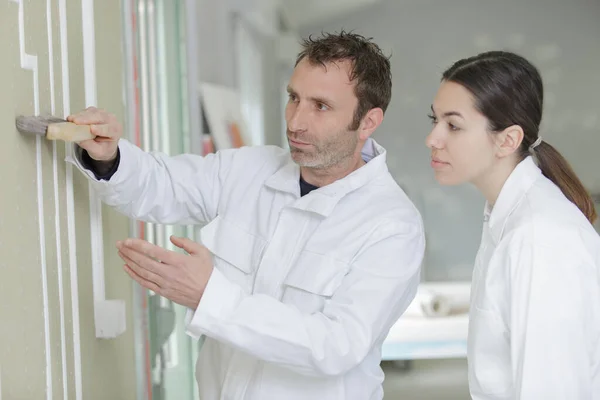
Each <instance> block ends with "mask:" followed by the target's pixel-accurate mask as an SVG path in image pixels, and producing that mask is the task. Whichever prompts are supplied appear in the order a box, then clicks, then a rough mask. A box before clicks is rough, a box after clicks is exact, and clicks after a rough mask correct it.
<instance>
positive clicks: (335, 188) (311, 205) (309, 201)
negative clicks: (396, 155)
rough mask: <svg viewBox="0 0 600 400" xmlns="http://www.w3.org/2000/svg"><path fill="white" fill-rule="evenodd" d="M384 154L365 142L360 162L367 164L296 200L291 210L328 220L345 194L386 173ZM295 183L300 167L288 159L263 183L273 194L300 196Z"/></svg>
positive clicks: (377, 145) (376, 145)
mask: <svg viewBox="0 0 600 400" xmlns="http://www.w3.org/2000/svg"><path fill="white" fill-rule="evenodd" d="M386 153H387V152H386V150H385V149H384V148H383V147H382V146H380V145H379V144H378V143H377V142H375V140H373V139H371V138H369V139H367V141H366V142H365V145H364V146H363V148H362V150H361V155H362V158H363V160H365V161H367V163H366V164H365V165H363V166H362V167H361V168H359V169H357V170H356V171H353V172H352V173H350V174H349V175H347V176H345V177H344V178H342V179H339V180H337V181H335V182H333V183H331V184H329V185H327V186H323V187H321V188H319V189H316V190H313V191H312V192H310V193H309V194H308V195H306V196H303V197H300V198H299V199H298V200H297V201H296V202H295V203H294V204H293V205H292V206H293V207H295V208H298V209H302V210H306V211H311V212H316V213H318V214H321V215H323V216H325V217H326V216H328V215H329V214H330V213H331V212H332V211H333V209H334V207H335V206H336V204H337V203H338V202H339V201H340V199H341V198H342V197H344V196H345V195H346V194H348V193H350V192H351V191H353V190H356V189H358V188H360V187H362V186H364V185H366V184H367V183H368V182H370V181H371V180H373V179H374V178H375V177H377V176H381V175H382V174H385V173H387V172H388V169H387V165H386ZM299 180H300V167H299V166H298V165H297V164H296V163H294V161H293V160H292V158H291V157H290V158H289V160H288V162H287V163H286V164H285V165H284V166H283V167H282V168H280V169H279V170H278V171H277V172H275V173H274V174H273V175H272V176H271V177H270V178H269V179H267V181H266V182H265V185H266V186H268V187H270V188H272V189H275V190H279V191H283V192H289V193H292V194H295V195H296V196H300V188H299Z"/></svg>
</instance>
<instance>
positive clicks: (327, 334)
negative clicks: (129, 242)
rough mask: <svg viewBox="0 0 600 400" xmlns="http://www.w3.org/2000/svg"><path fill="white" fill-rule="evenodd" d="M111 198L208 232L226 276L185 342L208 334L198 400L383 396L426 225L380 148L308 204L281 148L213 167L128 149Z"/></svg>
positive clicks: (211, 290)
mask: <svg viewBox="0 0 600 400" xmlns="http://www.w3.org/2000/svg"><path fill="white" fill-rule="evenodd" d="M119 149H120V153H121V161H120V165H119V167H118V170H117V172H116V173H115V174H114V175H113V176H112V178H111V179H110V181H108V182H107V181H99V182H98V181H96V179H95V178H94V176H93V174H92V173H91V172H90V171H87V170H85V169H84V168H83V167H82V165H81V162H80V160H79V158H78V159H76V160H71V161H72V162H74V163H75V165H77V166H78V167H79V168H80V169H81V170H82V172H84V173H85V174H86V176H88V177H89V179H90V180H92V182H93V185H94V187H95V188H96V190H97V192H98V193H99V194H100V196H101V198H102V200H103V201H104V202H105V203H107V204H109V205H111V206H114V207H116V208H117V209H118V210H119V211H120V212H122V213H124V214H126V215H128V216H130V217H132V218H135V219H141V220H144V221H150V222H155V223H166V224H194V223H197V224H200V223H208V224H207V225H205V226H204V227H203V228H202V230H201V242H202V244H203V245H204V246H206V247H207V248H208V249H209V250H210V251H211V252H212V253H213V254H214V265H215V270H214V271H213V273H212V276H211V277H210V280H209V282H208V285H207V287H206V290H205V292H204V295H203V296H202V300H201V301H200V304H199V306H198V308H197V309H196V310H191V311H190V313H189V318H188V324H187V331H188V333H189V334H190V335H192V336H194V337H200V336H202V335H204V337H205V339H206V340H205V342H204V343H203V345H202V347H201V352H200V354H199V358H198V362H197V366H196V377H197V381H198V387H199V391H200V398H202V399H206V400H209V399H210V400H212V399H232V400H240V399H252V400H258V399H260V400H268V399H274V400H283V399H285V400H295V399H297V400H300V399H302V400H306V399H319V400H334V399H339V400H342V399H343V400H353V399H355V400H365V399H381V398H382V397H383V391H382V381H383V378H384V376H383V372H382V370H381V368H380V361H381V345H382V342H383V340H384V339H385V337H386V336H387V333H388V331H389V329H390V327H391V326H392V325H393V324H394V323H395V321H396V320H397V319H398V318H399V317H400V315H401V313H402V312H403V311H404V310H405V309H406V308H407V307H408V305H409V304H410V302H411V300H412V299H413V297H414V295H415V293H416V290H417V286H418V283H419V271H420V264H421V261H422V258H423V253H424V246H425V239H424V232H423V225H422V222H421V217H420V215H419V213H418V211H417V210H416V208H415V207H414V205H413V204H412V203H411V201H410V200H409V199H408V197H407V196H406V195H405V193H404V192H403V191H402V190H401V189H400V187H399V186H398V185H397V184H396V183H395V182H394V180H393V178H392V176H391V175H390V173H389V172H388V170H387V166H386V161H385V158H386V157H385V150H384V149H383V148H382V147H380V146H379V145H378V144H376V143H375V142H374V141H373V140H369V141H368V142H367V143H366V144H365V146H364V149H363V158H364V159H366V160H367V161H368V163H367V164H365V165H364V166H363V167H361V168H359V169H358V170H356V171H354V172H353V173H351V174H349V175H348V176H346V177H345V178H343V179H341V180H338V181H336V182H334V183H332V184H330V185H328V186H325V187H322V188H319V189H317V190H314V191H312V192H311V193H309V194H307V195H305V196H303V197H301V196H300V186H299V178H300V171H299V167H298V166H297V165H296V164H295V163H294V162H292V160H291V157H290V154H289V151H286V150H283V149H281V148H278V147H273V146H265V147H245V148H242V149H229V150H224V151H221V152H219V153H217V154H210V155H207V156H206V157H199V156H194V155H180V156H175V157H166V156H165V155H161V154H147V153H144V152H142V151H141V150H140V149H139V148H137V147H136V146H134V145H132V144H131V143H129V142H128V141H126V140H121V141H120V143H119Z"/></svg>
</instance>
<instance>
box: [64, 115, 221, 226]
mask: <svg viewBox="0 0 600 400" xmlns="http://www.w3.org/2000/svg"><path fill="white" fill-rule="evenodd" d="M67 119H68V120H69V121H71V122H74V123H76V124H86V125H90V127H91V131H92V133H93V134H94V135H96V138H95V139H93V140H86V141H83V142H80V143H78V144H77V145H76V146H75V148H74V157H73V158H68V159H67V161H69V162H71V163H73V164H74V165H75V166H76V167H77V168H78V169H79V170H81V171H82V172H83V173H84V175H85V176H87V177H88V178H89V179H90V181H91V182H92V186H93V187H94V188H95V189H96V191H97V193H98V194H99V195H100V197H101V198H102V200H103V201H104V202H105V203H106V204H108V205H110V206H114V207H115V208H117V210H118V211H120V212H121V213H123V214H125V215H127V216H129V217H131V218H135V219H138V220H143V221H148V222H155V223H163V224H192V223H198V222H205V221H209V220H211V219H212V218H214V216H215V215H216V208H217V204H218V199H219V196H220V191H221V176H222V173H226V170H227V167H226V166H225V167H223V156H222V155H214V154H213V155H209V156H207V157H200V156H196V155H181V156H176V157H168V156H167V155H165V154H159V153H146V152H144V151H142V150H141V149H139V148H138V147H137V146H135V145H133V144H131V143H129V142H128V141H126V140H124V139H121V136H122V133H123V132H122V127H121V125H120V124H119V123H118V121H117V119H116V117H115V116H114V115H112V114H109V113H107V112H106V111H104V110H100V109H97V108H94V107H90V108H88V109H86V110H84V111H82V112H80V113H77V114H75V115H73V116H69V117H68V118H67ZM229 155H230V157H228V159H230V158H231V154H229Z"/></svg>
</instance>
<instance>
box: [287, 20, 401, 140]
mask: <svg viewBox="0 0 600 400" xmlns="http://www.w3.org/2000/svg"><path fill="white" fill-rule="evenodd" d="M372 39H373V38H365V37H364V36H361V35H358V34H356V33H351V32H344V31H343V30H342V31H341V32H340V33H323V34H322V35H321V37H319V38H317V39H313V37H312V35H311V36H309V37H308V38H306V39H304V40H303V41H302V47H303V50H302V51H301V52H300V53H299V54H298V57H297V58H296V65H298V63H299V62H300V61H302V60H303V59H304V58H306V59H307V60H308V61H309V62H310V63H311V64H314V65H316V64H320V65H323V66H326V65H327V64H328V63H335V62H337V61H350V62H351V65H352V70H351V72H350V77H349V78H350V81H355V86H354V93H355V94H356V97H357V98H358V106H357V108H356V110H355V111H354V118H353V121H352V125H351V126H350V129H351V130H356V129H358V127H359V126H360V121H361V120H362V119H363V117H364V116H365V115H366V114H367V112H368V111H369V110H371V109H373V108H377V107H379V108H381V109H382V110H383V111H384V112H385V110H386V109H387V107H388V105H389V103H390V100H391V98H392V72H391V70H390V60H389V57H386V56H385V55H384V54H383V52H382V51H381V49H380V48H379V46H378V45H377V44H375V43H374V42H372Z"/></svg>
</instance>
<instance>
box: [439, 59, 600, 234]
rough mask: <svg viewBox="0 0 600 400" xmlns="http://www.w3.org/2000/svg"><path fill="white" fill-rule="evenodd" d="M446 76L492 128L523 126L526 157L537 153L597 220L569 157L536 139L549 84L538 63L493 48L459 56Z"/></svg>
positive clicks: (551, 175) (521, 153)
mask: <svg viewBox="0 0 600 400" xmlns="http://www.w3.org/2000/svg"><path fill="white" fill-rule="evenodd" d="M442 81H449V82H455V83H458V84H460V85H462V86H463V87H465V88H466V89H467V90H469V91H470V92H471V94H472V96H473V97H474V99H475V107H476V108H477V109H478V111H479V112H481V113H482V114H483V115H484V116H485V117H486V118H487V119H488V121H489V129H490V131H492V132H500V131H503V130H504V129H506V128H508V127H509V126H512V125H519V126H520V127H521V128H522V129H523V132H524V137H523V141H522V143H521V147H520V149H519V156H520V157H521V160H522V159H525V157H527V156H528V155H530V154H532V153H533V154H534V155H535V157H536V158H537V161H538V166H539V167H540V169H541V170H542V173H543V174H544V175H545V176H546V177H547V178H548V179H550V180H551V181H552V182H554V183H555V184H556V185H557V186H558V187H559V188H560V190H561V191H562V192H563V194H564V195H565V196H566V197H567V198H568V199H569V200H570V201H571V202H573V203H574V204H575V205H576V206H577V207H578V208H579V209H580V210H581V212H583V214H584V215H585V216H586V217H587V219H588V220H589V221H590V222H592V223H593V222H594V221H595V220H596V217H597V215H596V209H595V207H594V202H593V201H592V198H591V196H590V194H589V193H588V191H587V190H586V189H585V187H584V186H583V184H582V183H581V181H580V180H579V178H578V177H577V175H576V174H575V172H574V171H573V169H572V168H571V166H570V165H569V163H568V162H567V160H565V158H564V157H563V156H562V155H561V154H560V153H559V152H558V151H557V150H556V149H555V148H554V147H552V146H551V145H550V144H548V143H547V142H545V141H542V142H540V143H539V144H538V143H537V142H536V141H537V140H538V137H539V128H540V122H541V121H542V108H543V103H544V87H543V84H542V78H541V76H540V73H539V71H538V70H537V68H536V67H535V66H533V65H532V64H531V63H530V62H529V61H527V60H526V59H525V58H523V57H521V56H519V55H517V54H514V53H510V52H506V51H490V52H485V53H481V54H478V55H476V56H474V57H470V58H465V59H462V60H460V61H457V62H456V63H454V64H453V65H452V66H451V67H450V68H449V69H448V70H446V71H445V72H444V74H443V77H442ZM534 144H536V146H534V148H533V149H532V148H531V146H532V145H534Z"/></svg>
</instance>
